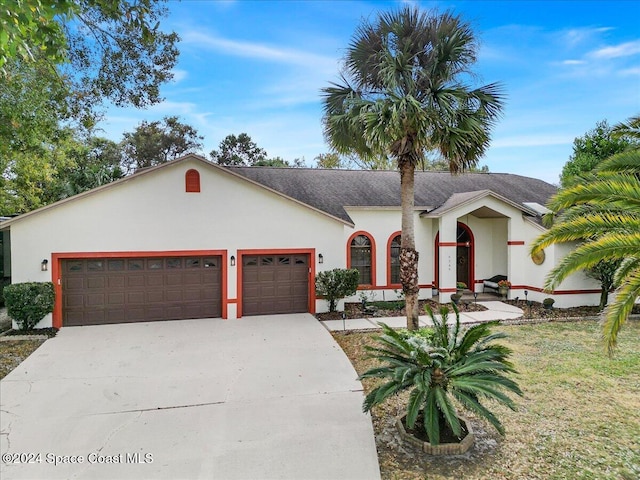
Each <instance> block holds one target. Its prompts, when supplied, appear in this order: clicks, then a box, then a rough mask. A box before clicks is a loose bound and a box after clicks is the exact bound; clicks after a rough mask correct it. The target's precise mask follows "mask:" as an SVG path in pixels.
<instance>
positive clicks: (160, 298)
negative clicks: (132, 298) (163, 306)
mask: <svg viewBox="0 0 640 480" xmlns="http://www.w3.org/2000/svg"><path fill="white" fill-rule="evenodd" d="M145 303H164V292H163V291H162V290H158V291H153V290H149V291H147V295H146V302H145Z"/></svg>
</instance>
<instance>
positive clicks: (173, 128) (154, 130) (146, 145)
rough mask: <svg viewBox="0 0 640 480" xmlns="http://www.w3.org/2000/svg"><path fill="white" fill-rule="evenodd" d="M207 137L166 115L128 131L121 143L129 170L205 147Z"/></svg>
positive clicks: (129, 171)
mask: <svg viewBox="0 0 640 480" xmlns="http://www.w3.org/2000/svg"><path fill="white" fill-rule="evenodd" d="M201 140H203V137H201V136H200V135H198V132H197V130H196V129H195V128H193V127H192V126H190V125H187V124H185V123H182V122H180V121H179V119H178V117H175V116H172V117H164V118H163V119H162V120H161V121H155V122H147V121H143V122H142V123H140V125H138V126H137V127H136V129H135V130H134V131H133V132H126V133H125V134H124V135H123V140H122V142H121V146H122V150H123V155H124V160H123V167H124V169H125V171H126V172H128V173H133V172H135V171H137V170H140V169H141V168H147V167H153V166H155V165H160V164H162V163H166V162H168V161H170V160H174V159H176V158H178V157H180V156H182V155H186V154H187V153H196V152H198V151H200V150H201V149H202V143H201Z"/></svg>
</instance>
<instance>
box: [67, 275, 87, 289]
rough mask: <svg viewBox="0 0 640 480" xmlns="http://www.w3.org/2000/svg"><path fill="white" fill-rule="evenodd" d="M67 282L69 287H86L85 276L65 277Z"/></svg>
mask: <svg viewBox="0 0 640 480" xmlns="http://www.w3.org/2000/svg"><path fill="white" fill-rule="evenodd" d="M65 284H66V286H67V287H68V288H71V289H77V288H80V289H81V288H84V278H82V277H68V278H66V279H65Z"/></svg>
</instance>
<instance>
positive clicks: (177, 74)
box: [171, 68, 189, 83]
mask: <svg viewBox="0 0 640 480" xmlns="http://www.w3.org/2000/svg"><path fill="white" fill-rule="evenodd" d="M171 73H173V80H172V82H173V83H179V82H181V81H182V80H184V79H185V78H187V77H188V76H189V72H187V71H186V70H181V69H179V68H174V69H173V70H172V71H171Z"/></svg>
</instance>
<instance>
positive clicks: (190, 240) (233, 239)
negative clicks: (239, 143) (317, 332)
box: [11, 161, 344, 323]
mask: <svg viewBox="0 0 640 480" xmlns="http://www.w3.org/2000/svg"><path fill="white" fill-rule="evenodd" d="M190 168H196V169H197V170H198V171H199V172H200V175H201V193H186V192H185V181H184V174H185V172H186V171H187V170H188V169H190ZM343 232H344V224H343V223H342V222H339V221H336V220H333V219H331V218H329V217H327V216H326V215H323V214H320V213H317V212H315V211H313V210H311V209H309V208H307V207H304V206H302V205H299V204H296V203H294V202H292V201H290V200H287V199H285V198H282V197H281V196H279V195H277V194H274V193H272V192H269V191H267V190H265V189H263V188H260V187H256V186H254V185H252V184H250V183H248V182H247V181H245V180H243V179H240V178H237V177H235V176H233V175H230V174H227V173H225V172H221V171H220V170H219V169H215V168H210V167H207V165H204V164H202V163H201V162H198V161H185V162H180V163H177V164H176V165H167V166H165V167H163V168H162V169H158V170H155V171H153V172H150V173H149V174H147V175H142V176H138V177H136V178H135V181H125V182H121V183H119V184H117V185H114V186H112V187H110V188H107V189H103V190H101V191H98V192H95V193H93V194H91V195H87V196H85V197H83V198H82V199H80V200H79V201H71V202H67V203H65V204H61V205H59V206H57V207H55V208H51V209H49V210H45V211H43V212H41V213H40V214H38V215H34V216H31V217H26V218H24V220H22V221H20V222H16V223H15V224H13V225H12V226H11V235H12V245H13V248H12V266H13V273H14V277H13V281H14V282H25V281H48V280H52V278H51V275H52V271H51V269H50V270H49V271H48V272H41V271H40V262H41V261H42V259H45V258H47V259H50V258H51V254H52V253H62V252H126V251H140V252H144V251H173V250H227V255H228V256H229V257H230V256H231V255H235V256H236V257H237V251H238V250H240V249H293V248H313V249H315V251H316V254H315V258H314V259H312V261H313V262H315V263H316V269H317V271H320V270H322V269H330V268H334V267H341V266H344V245H343V241H342V239H343ZM319 253H322V254H323V257H324V263H323V264H322V265H319V264H317V262H318V257H317V255H318V254H319ZM237 268H238V266H236V267H229V269H228V283H227V286H228V291H227V297H228V298H229V299H235V298H237V291H236V290H237V289H236V280H237V277H236V273H237ZM228 314H229V318H234V317H235V305H234V304H232V303H231V304H229V312H228ZM49 323H50V320H49Z"/></svg>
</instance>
